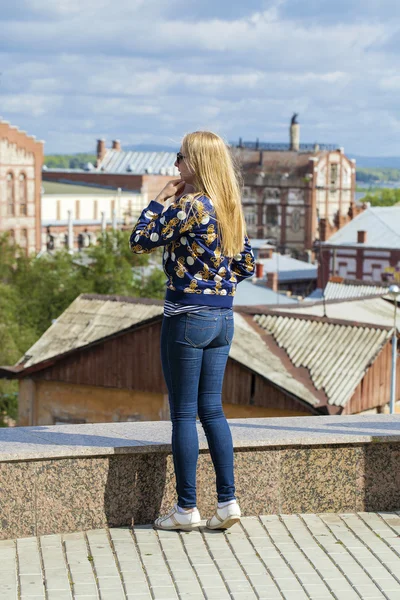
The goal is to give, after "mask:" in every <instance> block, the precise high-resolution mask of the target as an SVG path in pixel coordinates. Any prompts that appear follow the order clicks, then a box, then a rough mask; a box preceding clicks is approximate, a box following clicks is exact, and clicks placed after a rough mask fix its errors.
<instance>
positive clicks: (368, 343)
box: [254, 314, 391, 406]
mask: <svg viewBox="0 0 400 600" xmlns="http://www.w3.org/2000/svg"><path fill="white" fill-rule="evenodd" d="M254 319H255V321H256V322H257V323H258V324H259V325H260V326H261V327H263V328H264V329H265V330H266V331H267V332H268V333H269V334H271V335H272V336H273V337H274V340H275V341H276V343H277V344H278V345H279V347H280V348H283V349H284V350H285V351H286V352H287V354H288V356H289V358H290V360H291V362H292V363H293V365H294V366H295V367H304V368H306V369H307V370H308V371H309V374H310V377H311V380H312V382H313V384H314V386H315V388H316V389H317V390H323V391H324V392H325V394H326V396H327V397H328V402H329V404H332V405H335V406H345V405H346V403H347V402H348V401H349V400H350V398H351V396H352V395H353V393H354V390H355V389H356V387H357V386H358V384H359V383H360V381H361V380H362V378H363V377H364V374H365V372H366V371H367V369H368V368H369V366H370V365H371V364H372V363H373V361H374V359H375V358H376V357H377V355H378V354H379V352H380V351H381V350H382V348H383V346H384V345H385V344H386V343H387V342H388V341H389V339H390V337H391V331H390V330H387V329H380V328H376V327H366V326H362V325H342V324H337V323H330V322H327V321H316V320H313V319H307V318H298V317H295V316H293V317H291V316H283V315H282V316H280V315H273V314H272V315H255V317H254Z"/></svg>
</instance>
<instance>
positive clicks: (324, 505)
mask: <svg viewBox="0 0 400 600" xmlns="http://www.w3.org/2000/svg"><path fill="white" fill-rule="evenodd" d="M229 424H230V427H231V431H232V435H233V440H234V448H235V477H236V492H237V497H238V499H239V501H240V505H241V508H242V513H243V514H244V515H258V514H296V513H326V512H359V511H367V512H369V511H395V510H400V460H399V459H400V416H391V415H373V416H354V415H353V416H348V417H345V416H339V417H335V416H330V417H293V418H274V419H234V420H230V421H229ZM198 432H199V442H200V456H199V463H198V478H197V484H198V507H199V510H200V512H201V514H202V515H203V516H204V518H205V517H206V516H208V515H211V513H212V511H213V509H214V507H215V502H216V497H215V475H214V470H213V466H212V462H211V459H210V455H209V452H208V447H207V442H206V439H205V436H204V433H203V430H202V427H201V425H200V424H199V425H198ZM170 438H171V424H170V423H169V422H142V423H115V424H110V423H109V424H93V425H90V424H87V425H61V426H53V427H44V426H43V427H21V428H10V429H2V430H0V449H1V451H0V515H1V518H0V539H9V538H15V537H26V536H32V535H45V534H52V533H66V532H74V531H81V530H89V529H96V528H101V527H105V526H110V527H119V526H127V525H128V526H129V525H131V524H132V523H133V522H134V523H135V524H146V523H151V522H152V521H153V520H154V518H155V517H156V516H158V514H160V513H163V512H164V511H166V510H168V509H169V508H170V507H171V505H172V504H173V503H174V502H175V500H176V497H175V478H174V471H173V463H172V455H171V446H170Z"/></svg>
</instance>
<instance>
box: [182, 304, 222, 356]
mask: <svg viewBox="0 0 400 600" xmlns="http://www.w3.org/2000/svg"><path fill="white" fill-rule="evenodd" d="M218 320H219V319H218V317H213V316H211V315H210V316H208V315H207V316H202V315H198V314H196V313H187V315H186V324H185V340H186V341H187V342H188V343H189V344H190V345H191V346H193V348H205V347H206V346H208V344H210V343H211V342H212V341H213V339H214V338H215V337H216V334H217V327H218V324H219V323H218Z"/></svg>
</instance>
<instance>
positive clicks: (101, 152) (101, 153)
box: [97, 140, 107, 166]
mask: <svg viewBox="0 0 400 600" xmlns="http://www.w3.org/2000/svg"><path fill="white" fill-rule="evenodd" d="M106 151H107V150H106V140H97V166H98V165H99V163H101V161H102V160H103V158H104V157H105V155H106Z"/></svg>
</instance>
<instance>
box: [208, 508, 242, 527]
mask: <svg viewBox="0 0 400 600" xmlns="http://www.w3.org/2000/svg"><path fill="white" fill-rule="evenodd" d="M240 516H241V512H240V508H239V504H238V503H237V502H236V501H235V502H232V504H228V505H227V506H224V507H223V508H218V507H217V510H216V511H215V514H214V515H213V516H212V517H211V519H208V521H207V523H206V527H208V529H228V527H232V525H234V524H235V523H239V521H240Z"/></svg>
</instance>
